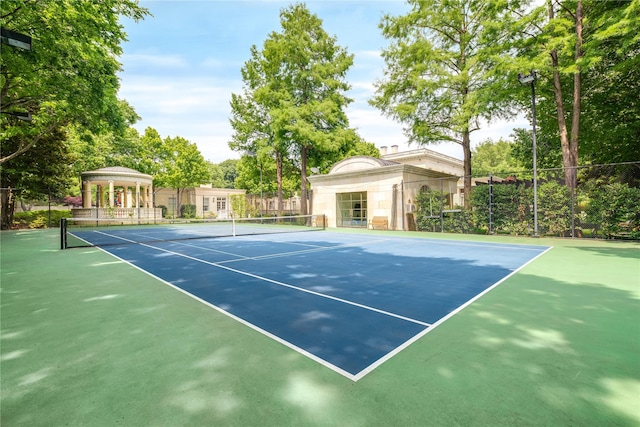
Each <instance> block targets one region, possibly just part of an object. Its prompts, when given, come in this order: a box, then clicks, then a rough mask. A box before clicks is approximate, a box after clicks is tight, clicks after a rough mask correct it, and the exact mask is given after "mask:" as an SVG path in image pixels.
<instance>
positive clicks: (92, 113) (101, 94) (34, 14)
mask: <svg viewBox="0 0 640 427" xmlns="http://www.w3.org/2000/svg"><path fill="white" fill-rule="evenodd" d="M147 13H148V12H147V10H146V9H144V8H141V7H139V6H138V4H137V2H136V1H134V0H111V1H100V2H91V1H82V2H58V1H29V0H13V1H3V2H1V3H0V25H1V26H2V28H8V29H11V30H13V31H17V32H19V33H22V34H26V35H29V36H31V37H32V39H33V48H32V51H23V50H20V49H14V48H11V47H3V48H2V57H1V58H0V112H1V113H2V119H1V120H2V123H1V124H2V131H1V133H0V139H1V141H2V157H1V158H0V164H1V163H4V162H7V161H9V160H11V159H12V158H14V157H16V156H19V155H21V154H23V153H25V152H27V151H28V150H29V149H31V148H32V147H33V146H35V145H36V144H38V143H40V142H42V141H43V140H44V139H47V140H49V141H50V137H51V135H52V131H53V130H54V129H61V128H63V127H65V126H66V125H68V124H71V123H75V124H78V125H82V126H83V127H85V128H87V129H90V130H92V131H95V132H98V131H99V130H101V129H102V130H103V129H120V130H122V129H124V128H126V127H127V126H128V124H127V123H126V119H125V117H123V115H122V111H121V110H120V108H119V104H118V100H117V96H116V95H117V91H118V87H119V83H118V77H117V72H118V71H119V70H120V64H119V63H118V61H117V56H118V55H119V54H120V53H121V52H122V48H121V43H122V42H123V41H125V40H126V34H125V33H124V31H123V26H122V25H121V24H120V23H119V18H120V17H121V16H127V17H131V18H133V19H135V20H138V19H142V18H143V17H144V15H146V14H147ZM18 112H28V113H30V114H31V115H32V118H33V120H32V121H31V122H29V123H27V122H24V121H19V120H16V118H15V117H14V116H13V114H15V113H18ZM9 139H11V140H12V141H14V142H16V141H17V142H18V144H17V145H15V144H13V145H12V148H11V150H9V146H8V145H7V144H5V142H6V141H8V140H9Z"/></svg>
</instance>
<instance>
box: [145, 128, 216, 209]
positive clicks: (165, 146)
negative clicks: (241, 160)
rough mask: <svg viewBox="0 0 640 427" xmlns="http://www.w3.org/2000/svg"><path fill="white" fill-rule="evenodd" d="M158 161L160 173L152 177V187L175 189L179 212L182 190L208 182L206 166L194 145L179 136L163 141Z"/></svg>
mask: <svg viewBox="0 0 640 427" xmlns="http://www.w3.org/2000/svg"><path fill="white" fill-rule="evenodd" d="M158 160H159V166H160V172H159V173H158V175H156V176H155V177H154V180H153V185H154V187H156V188H175V190H176V208H177V209H178V212H180V206H181V205H182V200H181V197H182V192H183V191H184V189H185V188H187V187H193V186H197V185H200V184H204V183H206V182H208V181H209V178H210V177H209V170H208V168H207V164H206V162H205V160H204V157H202V154H201V153H200V151H199V150H198V147H197V146H196V144H194V143H191V142H189V141H187V140H186V139H184V138H182V137H180V136H177V137H175V138H171V137H167V138H165V139H164V141H163V143H162V147H161V149H160V150H159V156H158Z"/></svg>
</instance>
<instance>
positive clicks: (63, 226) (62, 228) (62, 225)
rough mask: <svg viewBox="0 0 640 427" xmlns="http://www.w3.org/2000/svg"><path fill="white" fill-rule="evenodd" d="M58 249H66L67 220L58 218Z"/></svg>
mask: <svg viewBox="0 0 640 427" xmlns="http://www.w3.org/2000/svg"><path fill="white" fill-rule="evenodd" d="M60 249H67V218H60Z"/></svg>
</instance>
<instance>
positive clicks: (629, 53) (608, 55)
mask: <svg viewBox="0 0 640 427" xmlns="http://www.w3.org/2000/svg"><path fill="white" fill-rule="evenodd" d="M544 11H546V14H547V18H546V21H544V20H543V19H542V18H541V17H540V15H541V13H542V12H544ZM639 11H640V1H639V0H632V1H615V2H603V1H598V0H547V1H546V5H545V6H543V7H540V8H536V9H534V11H532V12H531V13H530V14H529V15H527V16H525V17H524V18H523V19H522V20H521V21H520V22H521V24H522V25H521V26H522V28H524V30H523V33H526V34H530V35H531V37H529V38H528V39H526V40H524V43H523V44H522V45H521V46H520V50H521V52H522V57H523V58H526V59H527V60H528V64H527V65H526V68H528V69H535V70H537V71H538V73H539V74H540V76H541V80H540V84H539V86H541V92H542V97H541V98H542V99H541V103H540V111H541V114H540V119H541V124H540V125H541V130H543V132H544V130H545V128H551V126H554V127H555V136H556V138H558V139H559V141H560V148H561V151H562V164H563V166H564V168H565V184H566V185H567V186H570V187H571V186H575V183H576V167H577V166H578V164H579V161H578V158H579V151H580V150H579V145H580V140H581V139H582V137H583V135H584V132H583V129H581V126H582V125H583V120H582V118H583V115H584V114H585V112H586V116H585V118H586V119H587V123H592V124H591V125H590V128H589V129H590V130H594V128H593V124H595V123H597V124H596V127H599V126H601V125H602V124H603V122H602V120H601V119H600V118H599V117H598V116H597V114H598V112H600V111H602V110H605V111H602V112H605V113H606V112H608V113H611V111H607V108H608V107H605V105H606V104H610V105H611V98H612V97H613V98H618V97H619V96H617V95H616V93H617V92H620V90H619V87H618V86H613V85H612V84H614V83H618V82H620V83H622V82H624V81H629V82H630V83H631V84H632V87H633V86H634V85H636V86H637V83H632V79H626V78H624V77H622V76H620V75H619V74H618V73H620V72H623V73H627V72H631V71H632V70H634V66H635V67H637V65H638V59H637V57H638V51H639V42H640V39H639V37H638V33H637V28H638V27H639V26H640V14H639V13H638V12H639ZM532 17H534V18H532ZM612 59H614V63H612V61H611V60H612ZM618 61H619V62H618ZM518 63H519V64H521V65H524V62H518ZM620 77H622V78H620ZM585 85H586V86H585ZM603 88H608V89H607V90H606V92H607V94H606V95H605V96H604V97H601V96H600V94H599V92H600V93H602V89H603ZM631 92H633V91H631ZM623 97H624V96H623ZM594 101H595V102H596V104H597V105H592V104H591V103H592V102H594ZM632 105H634V104H633V103H632V104H631V106H632ZM585 106H586V107H587V108H586V109H585ZM594 107H595V109H594ZM621 110H626V108H624V107H622V108H621ZM552 113H553V114H552ZM594 114H596V116H594ZM609 116H611V114H609ZM637 117H638V116H637V110H636V114H633V113H631V114H629V113H628V110H627V113H626V114H625V115H621V114H619V113H618V111H613V116H612V120H611V121H609V125H611V126H612V128H618V129H620V127H618V126H615V124H614V123H615V122H617V121H620V118H622V119H623V120H622V122H623V123H630V122H637ZM632 127H633V126H632ZM601 128H602V129H603V130H605V129H606V126H605V127H601ZM636 129H637V127H636ZM625 151H626V150H625Z"/></svg>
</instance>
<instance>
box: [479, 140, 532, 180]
mask: <svg viewBox="0 0 640 427" xmlns="http://www.w3.org/2000/svg"><path fill="white" fill-rule="evenodd" d="M513 147H514V144H513V143H512V142H509V141H505V140H504V139H499V140H498V141H495V142H494V141H492V140H491V139H487V140H485V141H483V142H481V143H480V144H478V145H477V146H476V147H475V148H474V149H473V150H472V153H473V157H472V163H473V171H474V174H475V176H488V175H489V174H501V175H502V174H512V173H516V172H519V171H520V167H518V164H517V161H516V159H515V158H514V157H513V155H512V148H513Z"/></svg>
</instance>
